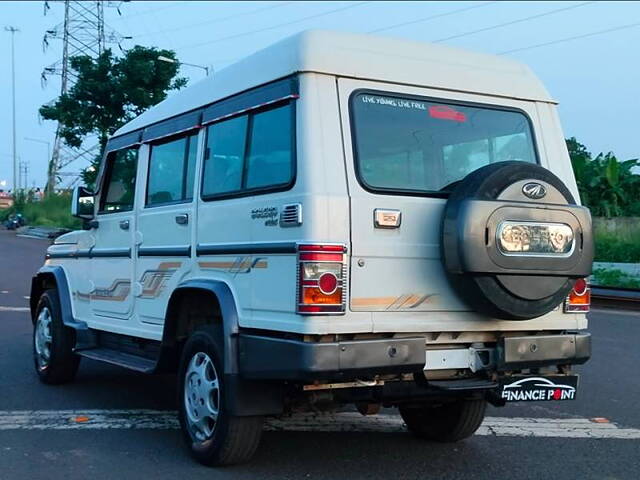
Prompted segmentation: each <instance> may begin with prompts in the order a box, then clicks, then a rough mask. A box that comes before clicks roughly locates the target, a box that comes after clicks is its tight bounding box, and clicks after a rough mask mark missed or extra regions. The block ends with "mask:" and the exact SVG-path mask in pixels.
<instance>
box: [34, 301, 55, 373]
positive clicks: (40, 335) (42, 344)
mask: <svg viewBox="0 0 640 480" xmlns="http://www.w3.org/2000/svg"><path fill="white" fill-rule="evenodd" d="M34 342H35V349H36V359H37V362H38V368H40V369H41V370H44V369H45V368H47V366H49V361H50V360H51V344H52V337H51V311H50V310H49V308H48V307H44V308H43V309H42V310H40V313H39V314H38V318H37V320H36V332H35V338H34Z"/></svg>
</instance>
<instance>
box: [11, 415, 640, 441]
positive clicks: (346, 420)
mask: <svg viewBox="0 0 640 480" xmlns="http://www.w3.org/2000/svg"><path fill="white" fill-rule="evenodd" d="M177 428H179V424H178V419H177V417H176V413H175V412H171V411H166V410H37V411H29V410H16V411H0V431H1V430H107V429H151V430H173V429H177ZM265 430H270V431H297V432H379V433H399V432H406V431H407V430H406V427H405V426H404V424H403V422H402V419H401V418H400V417H399V416H398V415H375V416H370V417H363V416H362V415H360V414H359V413H352V412H345V413H335V414H296V415H292V416H288V417H282V418H277V419H268V420H267V421H266V424H265ZM476 435H484V436H496V437H547V438H548V437H555V438H604V439H628V440H631V439H640V429H635V428H622V427H619V426H617V425H616V424H614V423H597V422H594V421H592V420H589V419H587V418H528V417H513V418H508V417H487V418H486V419H485V421H484V423H483V424H482V426H481V427H480V428H479V429H478V431H477V432H476Z"/></svg>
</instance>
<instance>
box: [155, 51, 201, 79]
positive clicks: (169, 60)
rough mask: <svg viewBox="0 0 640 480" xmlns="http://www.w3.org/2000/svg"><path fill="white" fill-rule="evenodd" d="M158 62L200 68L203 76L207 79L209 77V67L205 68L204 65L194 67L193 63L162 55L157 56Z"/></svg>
mask: <svg viewBox="0 0 640 480" xmlns="http://www.w3.org/2000/svg"><path fill="white" fill-rule="evenodd" d="M158 60H160V61H161V62H167V63H175V64H177V65H186V66H188V67H195V68H201V69H202V70H204V73H205V75H206V76H207V77H208V76H209V67H207V66H206V65H196V64H195V63H187V62H181V61H179V60H174V59H173V58H169V57H164V56H162V55H159V56H158Z"/></svg>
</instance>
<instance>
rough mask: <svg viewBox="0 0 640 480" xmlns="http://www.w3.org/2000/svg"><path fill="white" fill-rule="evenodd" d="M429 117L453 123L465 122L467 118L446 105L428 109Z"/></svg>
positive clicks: (432, 106)
mask: <svg viewBox="0 0 640 480" xmlns="http://www.w3.org/2000/svg"><path fill="white" fill-rule="evenodd" d="M429 115H431V117H432V118H439V119H442V120H453V121H454V122H466V121H467V116H466V115H465V114H464V113H462V112H458V111H456V110H454V109H453V108H451V107H448V106H446V105H431V106H430V107H429Z"/></svg>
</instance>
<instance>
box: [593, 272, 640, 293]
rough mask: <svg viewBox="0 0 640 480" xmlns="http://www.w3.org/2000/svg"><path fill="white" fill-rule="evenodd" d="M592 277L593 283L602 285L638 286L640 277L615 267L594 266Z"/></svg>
mask: <svg viewBox="0 0 640 480" xmlns="http://www.w3.org/2000/svg"><path fill="white" fill-rule="evenodd" d="M593 277H594V280H595V282H594V283H595V284H597V285H601V286H603V287H618V288H640V278H637V277H633V276H630V275H628V274H626V273H625V272H623V271H621V270H617V269H608V268H596V269H595V270H594V271H593Z"/></svg>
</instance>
